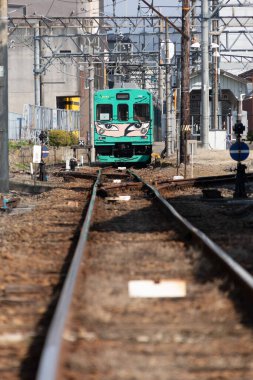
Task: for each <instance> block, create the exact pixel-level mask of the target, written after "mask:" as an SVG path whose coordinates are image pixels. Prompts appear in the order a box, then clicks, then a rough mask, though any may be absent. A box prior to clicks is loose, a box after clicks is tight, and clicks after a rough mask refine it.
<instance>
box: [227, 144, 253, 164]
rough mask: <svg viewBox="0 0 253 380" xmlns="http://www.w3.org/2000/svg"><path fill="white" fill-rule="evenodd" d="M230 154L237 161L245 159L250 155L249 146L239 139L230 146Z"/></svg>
mask: <svg viewBox="0 0 253 380" xmlns="http://www.w3.org/2000/svg"><path fill="white" fill-rule="evenodd" d="M229 150H230V152H229V153H230V156H231V158H232V159H233V160H235V161H244V160H246V158H248V156H249V147H248V145H247V144H245V143H244V142H242V141H240V142H239V141H237V142H235V143H234V144H233V145H231V147H230V149H229Z"/></svg>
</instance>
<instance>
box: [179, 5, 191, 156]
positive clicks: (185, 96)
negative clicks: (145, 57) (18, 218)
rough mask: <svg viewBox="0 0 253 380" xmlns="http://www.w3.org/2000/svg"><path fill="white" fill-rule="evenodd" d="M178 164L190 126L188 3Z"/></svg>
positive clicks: (184, 11) (184, 12)
mask: <svg viewBox="0 0 253 380" xmlns="http://www.w3.org/2000/svg"><path fill="white" fill-rule="evenodd" d="M182 32H183V33H184V34H183V35H182V44H181V57H182V58H181V71H182V76H181V132H180V163H182V162H185V163H186V157H187V135H188V132H187V131H188V130H189V125H190V93H189V87H190V1H189V0H183V2H182Z"/></svg>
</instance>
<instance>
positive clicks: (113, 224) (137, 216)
mask: <svg viewBox="0 0 253 380" xmlns="http://www.w3.org/2000/svg"><path fill="white" fill-rule="evenodd" d="M114 212H116V210H115V208H114V206H113V205H112V209H111V213H112V214H111V218H110V219H107V220H106V221H104V222H101V223H94V224H93V225H92V228H91V231H100V232H101V231H104V232H108V231H111V232H119V233H146V232H152V231H158V232H162V231H167V230H168V229H169V228H170V229H171V228H174V227H173V225H172V223H173V221H172V220H171V221H170V220H169V219H168V218H165V217H164V216H163V214H161V212H160V210H159V208H156V209H155V208H154V207H153V206H150V207H143V208H141V209H138V210H129V212H127V209H126V213H125V214H124V215H121V216H116V215H115V214H114ZM150 220H151V221H152V223H150Z"/></svg>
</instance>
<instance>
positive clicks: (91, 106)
mask: <svg viewBox="0 0 253 380" xmlns="http://www.w3.org/2000/svg"><path fill="white" fill-rule="evenodd" d="M88 80H89V126H90V128H89V132H90V133H89V135H90V139H89V140H90V141H89V142H90V145H91V151H90V160H91V162H95V146H94V63H93V61H92V57H91V58H90V59H89V78H88Z"/></svg>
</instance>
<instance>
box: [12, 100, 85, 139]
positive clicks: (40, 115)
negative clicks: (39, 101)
mask: <svg viewBox="0 0 253 380" xmlns="http://www.w3.org/2000/svg"><path fill="white" fill-rule="evenodd" d="M50 129H60V130H63V131H69V132H70V131H78V132H79V131H80V113H79V112H78V111H69V110H68V111H67V110H64V109H52V108H47V107H40V106H34V105H31V104H25V105H24V112H23V115H20V114H17V113H13V112H10V113H9V140H24V141H31V142H32V143H39V142H40V141H39V135H40V132H41V131H46V130H50Z"/></svg>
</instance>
